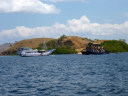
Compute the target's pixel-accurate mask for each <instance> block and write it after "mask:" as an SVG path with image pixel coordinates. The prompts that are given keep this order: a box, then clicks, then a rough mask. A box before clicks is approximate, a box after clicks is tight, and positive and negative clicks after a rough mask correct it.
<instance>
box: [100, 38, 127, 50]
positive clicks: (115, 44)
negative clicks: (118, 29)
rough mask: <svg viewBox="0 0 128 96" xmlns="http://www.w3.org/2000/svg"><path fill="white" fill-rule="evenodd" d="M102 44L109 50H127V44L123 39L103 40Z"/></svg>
mask: <svg viewBox="0 0 128 96" xmlns="http://www.w3.org/2000/svg"><path fill="white" fill-rule="evenodd" d="M102 46H103V47H104V48H105V50H106V51H109V52H128V45H127V44H126V43H125V42H123V41H118V40H110V41H105V42H103V43H102Z"/></svg>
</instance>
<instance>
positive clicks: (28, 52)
mask: <svg viewBox="0 0 128 96" xmlns="http://www.w3.org/2000/svg"><path fill="white" fill-rule="evenodd" d="M42 49H43V50H37V49H35V50H33V49H31V48H28V47H26V48H23V47H20V48H18V51H17V54H18V55H20V56H22V57H32V56H33V57H34V56H48V55H50V54H52V53H53V51H55V49H51V50H47V46H46V44H45V40H43V48H42Z"/></svg>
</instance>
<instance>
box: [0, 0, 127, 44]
mask: <svg viewBox="0 0 128 96" xmlns="http://www.w3.org/2000/svg"><path fill="white" fill-rule="evenodd" d="M127 4H128V0H0V44H3V43H9V42H11V43H14V42H15V41H20V40H23V39H30V38H40V37H43V34H44V36H45V37H47V38H58V37H60V36H61V35H63V34H65V35H67V36H81V37H87V38H90V39H109V40H113V39H116V40H118V39H126V40H127V43H128V5H127Z"/></svg>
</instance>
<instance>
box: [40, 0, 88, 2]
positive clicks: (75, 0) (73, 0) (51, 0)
mask: <svg viewBox="0 0 128 96" xmlns="http://www.w3.org/2000/svg"><path fill="white" fill-rule="evenodd" d="M42 1H50V2H77V1H78V2H85V1H87V0H42Z"/></svg>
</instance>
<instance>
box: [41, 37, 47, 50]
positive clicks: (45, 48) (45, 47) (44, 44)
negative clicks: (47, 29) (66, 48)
mask: <svg viewBox="0 0 128 96" xmlns="http://www.w3.org/2000/svg"><path fill="white" fill-rule="evenodd" d="M42 49H43V50H47V46H46V43H45V40H44V35H43V48H42Z"/></svg>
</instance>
